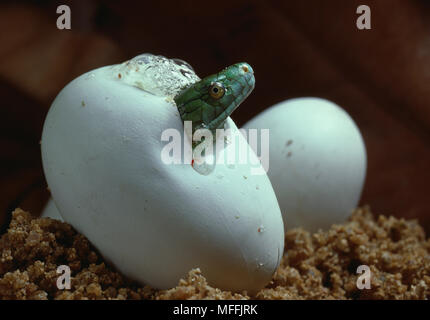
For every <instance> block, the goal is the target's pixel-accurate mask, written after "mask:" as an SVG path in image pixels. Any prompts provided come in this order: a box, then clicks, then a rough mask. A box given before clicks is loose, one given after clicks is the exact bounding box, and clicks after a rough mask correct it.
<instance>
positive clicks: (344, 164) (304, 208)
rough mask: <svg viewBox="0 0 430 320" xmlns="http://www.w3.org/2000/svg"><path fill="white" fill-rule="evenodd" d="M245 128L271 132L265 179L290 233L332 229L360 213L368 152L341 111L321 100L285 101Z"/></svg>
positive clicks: (356, 129) (351, 122)
mask: <svg viewBox="0 0 430 320" xmlns="http://www.w3.org/2000/svg"><path fill="white" fill-rule="evenodd" d="M244 128H247V129H250V128H257V129H269V130H270V135H269V137H270V152H269V156H270V158H269V161H268V162H269V170H268V172H267V174H268V175H269V178H270V180H271V182H272V185H273V188H274V190H275V192H276V195H277V198H278V201H279V205H280V207H281V211H282V214H283V218H284V226H285V228H286V229H287V228H288V229H291V228H295V227H302V228H305V229H307V230H309V231H313V232H314V231H317V230H318V229H328V228H329V227H330V226H331V225H332V224H334V223H341V222H343V221H345V219H347V217H348V216H349V215H350V214H351V212H352V210H353V209H354V208H356V206H357V205H358V202H359V200H360V196H361V191H362V188H363V184H364V180H365V175H366V149H365V145H364V141H363V138H362V136H361V133H360V131H359V129H358V127H357V126H356V124H355V123H354V121H353V120H352V118H351V117H350V116H349V115H348V114H347V113H346V112H345V111H344V110H343V109H342V108H340V107H339V106H337V105H336V104H334V103H332V102H330V101H328V100H324V99H319V98H297V99H292V100H287V101H284V102H281V103H278V104H276V105H274V106H272V107H270V108H268V109H267V110H265V111H264V112H262V113H261V114H259V115H257V116H256V117H255V118H253V119H252V120H250V121H249V122H248V123H246V124H245V126H244ZM255 151H256V152H257V154H259V150H255Z"/></svg>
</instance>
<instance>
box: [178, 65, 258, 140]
mask: <svg viewBox="0 0 430 320" xmlns="http://www.w3.org/2000/svg"><path fill="white" fill-rule="evenodd" d="M254 87H255V78H254V71H253V70H252V67H251V66H250V65H249V64H247V63H246V62H241V63H236V64H234V65H231V66H230V67H227V68H225V69H224V70H222V71H220V72H218V73H216V74H213V75H210V76H207V77H205V78H203V79H202V80H200V81H198V82H196V83H194V84H193V85H191V86H190V87H188V88H186V89H184V90H183V91H182V92H180V93H179V94H178V95H177V96H176V97H175V98H174V100H175V102H176V105H177V107H178V110H179V114H180V115H181V118H182V121H192V124H193V132H194V131H195V130H197V129H200V128H207V129H209V130H215V129H218V128H222V127H223V126H224V122H225V120H226V119H227V117H229V116H230V115H231V114H232V112H233V111H234V110H235V109H236V108H237V107H238V106H239V105H240V104H241V103H242V102H243V101H244V100H245V99H246V98H247V97H248V96H249V94H250V93H251V91H252V90H253V89H254Z"/></svg>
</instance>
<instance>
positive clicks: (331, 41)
mask: <svg viewBox="0 0 430 320" xmlns="http://www.w3.org/2000/svg"><path fill="white" fill-rule="evenodd" d="M62 4H66V5H69V6H70V9H71V21H72V26H71V27H72V28H71V30H59V29H57V27H56V21H57V18H58V16H59V14H57V13H56V9H57V6H59V5H62ZM362 4H366V5H368V6H369V7H370V8H371V14H372V15H371V26H372V29H371V30H358V29H357V27H356V20H357V18H358V16H359V15H358V14H357V13H356V9H357V7H358V6H359V5H362ZM144 52H150V53H154V54H161V55H164V56H166V57H169V58H173V57H176V58H180V59H183V60H185V61H188V62H189V63H190V64H191V65H192V66H193V67H194V69H195V70H196V72H197V73H198V74H199V75H200V76H205V75H208V74H212V73H214V72H216V71H218V70H220V69H222V68H224V67H225V66H228V65H231V64H233V63H235V62H239V61H247V62H248V63H250V64H251V65H252V66H253V68H254V70H255V76H256V80H257V82H256V89H255V90H254V92H253V93H252V95H251V96H250V97H249V98H248V99H247V101H246V104H244V105H243V106H242V107H241V108H240V109H239V111H238V112H235V113H234V114H233V117H232V118H233V119H234V120H235V121H236V122H237V124H238V125H239V126H240V125H242V124H244V123H245V122H246V121H247V120H249V119H251V118H252V117H253V116H255V115H256V114H257V113H259V112H261V111H262V110H264V109H266V108H268V107H270V106H271V105H273V104H275V103H277V102H280V101H282V100H285V99H289V98H294V97H303V96H318V97H323V98H327V99H329V100H332V101H334V102H336V103H337V104H339V105H340V106H341V107H343V108H344V109H345V110H346V111H347V112H348V113H349V114H350V115H351V116H352V117H353V119H354V120H355V121H356V123H357V125H358V126H359V128H360V130H361V132H362V134H363V136H364V139H365V143H366V147H367V152H368V171H367V178H366V183H365V186H364V191H363V196H362V200H361V204H369V205H370V207H371V209H372V210H373V212H374V213H375V214H384V215H394V216H398V217H405V218H418V219H419V221H420V222H421V224H422V225H423V226H424V227H425V228H426V230H427V235H428V234H429V232H430V200H429V190H430V188H429V184H430V170H429V168H428V166H429V163H430V3H429V2H428V1H426V0H421V1H419V0H408V1H405V0H373V1H371V0H366V1H355V0H347V1H346V0H325V1H321V0H294V1H293V0H290V1H288V0H283V1H257V0H255V1H254V0H244V1H242V0H239V1H221V0H218V1H215V2H203V1H200V2H197V1H193V2H191V1H172V2H169V1H150V2H149V1H148V2H147V1H126V0H122V1H104V0H87V1H65V0H64V1H49V0H47V1H36V0H34V1H4V0H3V1H2V2H1V4H0V57H1V58H0V97H1V100H0V164H1V166H0V194H1V196H0V226H2V228H3V229H2V230H5V227H6V226H7V223H8V217H9V216H10V213H11V211H12V210H13V209H14V208H16V207H18V206H20V207H21V208H23V209H24V210H29V211H31V212H32V213H33V214H34V215H38V214H40V212H41V210H42V209H43V207H44V205H45V203H46V201H47V200H48V198H49V191H48V190H47V185H46V182H45V180H44V177H43V171H42V166H41V159H40V145H39V142H40V137H41V130H42V126H43V121H44V118H45V116H46V113H47V111H48V109H49V106H50V104H51V103H52V101H53V99H54V98H55V96H56V95H57V94H58V92H59V91H60V90H61V89H62V87H64V86H65V85H66V84H67V83H68V82H69V81H71V80H72V79H73V78H75V77H77V76H78V75H80V74H82V73H84V72H87V71H89V70H91V69H93V68H97V67H100V66H103V65H108V64H115V63H119V62H122V61H124V60H127V59H129V58H132V57H134V56H136V55H138V54H141V53H144Z"/></svg>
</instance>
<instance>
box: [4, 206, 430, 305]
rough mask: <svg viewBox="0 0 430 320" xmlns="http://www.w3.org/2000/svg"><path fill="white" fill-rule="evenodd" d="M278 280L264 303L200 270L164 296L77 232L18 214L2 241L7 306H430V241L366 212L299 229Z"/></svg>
mask: <svg viewBox="0 0 430 320" xmlns="http://www.w3.org/2000/svg"><path fill="white" fill-rule="evenodd" d="M285 246H286V251H285V254H284V257H283V260H282V263H281V266H280V267H279V269H278V271H277V272H276V274H275V275H274V276H273V279H272V281H271V282H270V283H269V284H268V285H267V287H266V288H264V289H262V290H261V291H260V292H259V293H258V294H257V295H256V296H252V297H249V296H248V295H247V294H246V292H242V293H241V294H238V293H236V294H232V293H230V292H225V291H221V290H220V289H216V288H212V287H210V286H209V285H208V284H207V282H206V279H205V278H204V276H203V275H202V274H201V273H200V271H199V270H198V269H194V270H191V271H190V272H189V274H188V276H187V278H186V279H183V280H180V282H179V284H178V286H177V287H175V288H172V289H170V290H163V291H158V290H155V289H152V288H150V287H148V286H140V285H138V284H137V283H135V282H132V281H129V280H127V279H126V278H125V277H124V276H122V275H120V274H119V273H118V272H116V271H115V270H114V269H113V268H111V267H110V266H108V265H107V264H106V263H105V262H103V259H102V258H101V257H100V255H99V254H98V253H97V251H96V250H95V249H94V248H93V247H92V246H91V244H90V243H89V242H88V240H87V239H86V238H85V237H84V236H82V235H80V234H78V233H77V232H76V231H75V230H74V229H73V228H72V227H71V226H70V225H68V224H66V223H62V222H59V221H55V220H51V219H48V218H44V219H34V218H33V217H32V216H31V215H30V214H28V213H26V212H24V211H22V210H21V209H17V210H15V212H14V213H13V220H12V222H11V224H10V227H9V230H8V232H7V233H6V234H4V235H3V236H2V237H1V239H0V250H1V251H0V253H1V256H0V298H3V299H249V298H252V299H429V298H430V239H427V240H426V239H425V235H424V232H423V230H422V228H421V227H420V226H419V225H418V224H417V223H416V222H415V221H405V220H399V219H396V218H393V217H389V218H387V217H384V216H380V217H379V218H377V219H375V218H373V216H372V214H371V213H370V211H369V210H368V209H366V208H364V209H358V210H356V211H355V213H354V214H353V215H352V217H351V218H350V219H349V221H348V222H346V223H345V224H342V225H335V226H333V227H332V228H331V229H330V230H328V231H327V232H318V233H315V234H310V233H308V232H306V231H304V230H302V229H294V230H291V231H289V232H287V234H286V238H285ZM62 264H67V265H68V266H70V268H71V270H72V289H71V290H58V289H57V287H56V281H57V277H58V275H57V273H56V268H57V266H59V265H62ZM362 264H365V265H368V266H369V267H370V268H371V271H372V280H371V289H363V290H359V289H357V286H356V281H357V277H358V275H357V274H356V268H357V266H359V265H362Z"/></svg>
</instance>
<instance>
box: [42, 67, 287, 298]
mask: <svg viewBox="0 0 430 320" xmlns="http://www.w3.org/2000/svg"><path fill="white" fill-rule="evenodd" d="M115 68H116V67H103V68H100V69H97V70H94V71H92V72H90V73H87V74H84V75H82V76H80V77H78V78H77V79H75V80H74V81H72V82H71V83H69V84H68V85H67V86H66V87H65V88H64V89H63V90H62V91H61V92H60V93H59V95H58V96H57V98H56V99H55V101H54V102H53V104H52V106H51V108H50V110H49V113H48V115H47V118H46V121H45V124H44V128H43V135H42V160H43V167H44V171H45V175H46V179H47V182H48V185H49V188H50V190H51V193H52V197H53V199H54V201H55V204H56V206H57V208H58V210H59V212H60V214H61V216H62V217H63V219H64V220H65V221H66V222H68V223H70V224H71V225H72V226H74V227H75V228H76V229H77V230H78V231H79V232H81V233H82V234H84V235H85V236H86V237H88V239H89V240H90V241H91V242H92V243H93V244H94V245H95V246H96V247H97V248H98V250H100V252H101V253H102V255H103V256H104V257H105V258H106V259H108V260H109V261H111V262H112V263H113V264H114V265H115V266H116V267H117V268H118V269H119V270H120V271H121V272H123V273H124V274H125V275H127V276H129V277H130V278H132V279H136V280H138V281H140V282H142V283H146V284H149V285H151V286H153V287H155V288H161V289H165V288H170V287H173V286H175V285H177V283H178V280H179V279H180V278H181V277H184V276H185V275H186V273H187V272H188V271H189V270H190V269H192V268H195V267H199V268H200V269H201V270H202V272H203V274H204V275H205V276H206V277H207V279H208V281H209V283H210V284H212V285H214V286H217V287H219V288H222V289H227V290H233V291H240V290H248V292H255V291H257V290H259V289H260V288H262V287H263V286H264V285H266V284H267V283H268V282H269V281H270V278H271V276H272V274H273V273H274V272H275V270H276V269H277V267H278V265H279V263H280V259H281V256H282V253H283V245H284V228H283V223H282V215H281V212H280V209H279V205H278V203H277V199H276V196H275V193H274V191H273V188H272V186H271V184H270V181H269V178H268V177H267V175H266V174H263V175H252V174H251V173H250V169H251V167H252V165H251V164H239V163H237V164H236V165H235V164H233V165H231V164H217V165H216V166H215V169H214V170H213V172H211V173H210V174H208V175H202V174H199V173H198V172H197V171H196V170H194V169H193V167H192V166H191V164H190V163H184V164H165V163H164V162H163V161H161V153H162V150H163V148H164V147H165V146H166V143H167V142H165V141H161V135H162V132H163V131H164V130H165V129H176V130H177V131H178V132H183V130H184V129H183V127H184V125H183V122H182V121H181V119H180V116H179V113H178V110H177V108H176V106H175V105H174V103H173V102H172V100H171V99H166V98H165V97H161V96H156V95H153V94H150V93H148V92H146V91H144V90H142V89H141V88H138V87H139V86H132V85H130V83H129V82H127V81H126V79H125V76H124V74H123V75H122V76H119V75H118V74H117V73H115V72H116V71H115V70H117V69H115ZM134 78H135V79H138V75H136V74H135V75H134ZM227 124H228V126H229V127H230V128H231V129H233V130H236V131H237V127H236V126H235V124H234V123H233V121H232V120H231V119H230V118H228V119H227ZM237 132H239V131H237ZM182 138H183V136H182ZM239 139H242V140H243V141H245V140H244V139H243V137H242V136H241V135H239ZM245 142H246V141H245ZM183 143H184V144H185V145H186V146H187V147H188V148H190V143H189V141H188V140H187V139H185V141H184V142H183ZM246 146H247V148H246V149H245V150H247V151H251V152H250V156H251V157H254V158H255V159H254V160H256V156H255V154H254V153H253V152H252V150H251V148H250V147H249V146H248V145H247V144H246ZM230 147H234V146H233V144H231V145H229V146H228V147H226V149H225V150H224V151H223V152H227V150H228V149H229V148H230ZM242 152H243V151H242ZM258 166H260V165H259V164H258Z"/></svg>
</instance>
